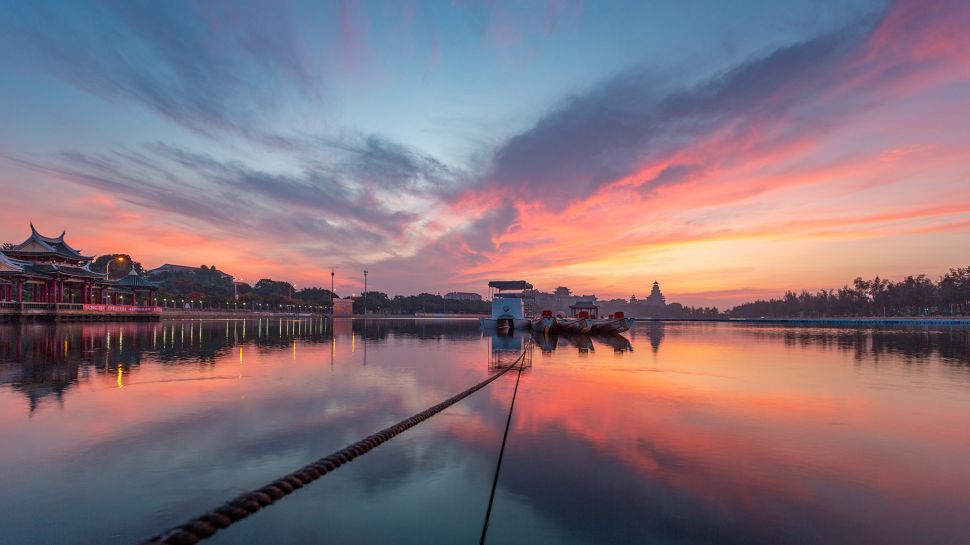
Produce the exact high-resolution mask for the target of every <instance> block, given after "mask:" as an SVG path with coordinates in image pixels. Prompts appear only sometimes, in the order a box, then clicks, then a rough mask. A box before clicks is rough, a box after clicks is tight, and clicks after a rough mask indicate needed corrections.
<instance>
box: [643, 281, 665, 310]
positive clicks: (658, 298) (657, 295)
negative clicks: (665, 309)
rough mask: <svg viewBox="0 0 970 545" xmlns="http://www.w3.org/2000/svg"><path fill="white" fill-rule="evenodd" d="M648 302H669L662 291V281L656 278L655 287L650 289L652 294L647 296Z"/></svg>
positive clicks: (649, 303)
mask: <svg viewBox="0 0 970 545" xmlns="http://www.w3.org/2000/svg"><path fill="white" fill-rule="evenodd" d="M646 303H647V304H648V305H655V306H664V305H666V304H667V299H666V298H664V294H663V293H661V291H660V283H659V282H657V281H656V280H654V281H653V288H652V289H651V290H650V295H648V296H647V299H646Z"/></svg>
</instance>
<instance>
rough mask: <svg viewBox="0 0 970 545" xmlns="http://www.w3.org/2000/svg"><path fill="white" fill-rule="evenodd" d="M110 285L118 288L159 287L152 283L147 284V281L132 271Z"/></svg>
mask: <svg viewBox="0 0 970 545" xmlns="http://www.w3.org/2000/svg"><path fill="white" fill-rule="evenodd" d="M111 283H112V284H113V285H115V286H119V287H123V288H146V289H158V287H159V286H158V284H156V283H154V282H149V281H148V280H145V279H144V278H142V277H140V276H138V273H136V272H135V270H134V269H132V270H131V272H129V273H128V274H126V275H125V276H122V277H121V278H119V279H117V280H114V281H112V282H111Z"/></svg>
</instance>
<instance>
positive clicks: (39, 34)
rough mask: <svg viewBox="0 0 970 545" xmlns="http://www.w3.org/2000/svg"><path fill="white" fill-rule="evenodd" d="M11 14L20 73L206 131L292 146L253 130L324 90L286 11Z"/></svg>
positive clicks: (40, 6) (117, 9) (142, 6)
mask: <svg viewBox="0 0 970 545" xmlns="http://www.w3.org/2000/svg"><path fill="white" fill-rule="evenodd" d="M8 15H9V17H5V19H6V22H3V23H0V29H3V30H4V35H5V40H7V47H6V48H4V49H6V50H7V51H8V52H9V53H10V54H14V53H15V54H16V55H17V57H16V58H14V57H11V59H10V60H11V61H13V62H15V63H17V64H19V65H20V66H21V67H22V68H24V69H27V70H36V69H42V70H44V71H46V72H48V73H53V74H55V75H56V76H58V77H61V78H63V79H66V80H68V81H71V82H72V83H73V84H74V85H76V86H77V87H79V88H81V89H84V90H86V91H88V92H90V93H93V94H96V95H99V96H103V97H106V98H121V99H126V100H131V101H134V102H137V103H140V104H142V105H144V106H146V107H148V108H150V109H151V110H153V111H155V112H156V113H158V114H159V115H161V116H163V117H166V118H168V119H170V120H172V121H174V122H175V123H178V124H179V125H181V126H183V127H186V128H188V129H191V130H193V131H195V132H198V133H201V134H205V135H212V134H214V133H215V132H217V131H229V132H233V133H236V134H240V135H242V136H244V137H247V138H250V139H254V140H260V141H262V142H263V143H266V144H274V143H275V144H278V145H279V144H285V143H286V142H285V141H283V142H281V141H277V137H275V136H274V135H272V134H269V133H265V132H264V131H262V130H261V129H258V128H255V127H261V126H263V125H265V124H266V122H267V121H268V120H269V119H270V115H271V114H272V113H273V112H274V111H275V110H276V109H277V108H279V107H280V106H281V103H282V101H283V99H285V98H286V97H288V96H291V95H292V94H297V95H300V96H304V97H314V96H317V94H318V93H319V86H320V82H319V81H318V80H317V78H316V76H315V74H314V71H313V70H311V69H310V68H309V67H308V66H307V65H306V63H305V61H304V59H303V53H302V51H301V47H300V46H299V44H298V43H296V42H295V41H294V40H293V38H292V36H293V35H294V33H293V32H292V31H291V30H292V29H291V25H290V22H289V14H288V12H287V10H286V9H285V5H280V6H275V7H274V9H271V10H267V9H260V4H259V3H258V2H241V3H240V2H204V3H199V4H195V3H193V4H187V5H185V6H183V7H182V9H174V8H173V6H172V4H171V3H170V2H166V3H156V2H105V3H96V4H71V5H63V4H57V5H46V4H44V3H41V2H31V3H21V4H16V5H15V6H14V9H13V10H12V13H10V14H8ZM38 21H42V24H38ZM0 55H2V53H0Z"/></svg>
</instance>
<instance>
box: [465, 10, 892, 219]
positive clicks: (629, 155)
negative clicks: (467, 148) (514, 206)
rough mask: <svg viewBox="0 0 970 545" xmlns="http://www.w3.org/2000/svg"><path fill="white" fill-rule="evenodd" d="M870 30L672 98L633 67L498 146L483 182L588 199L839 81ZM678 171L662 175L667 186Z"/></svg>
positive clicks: (806, 46) (558, 199) (547, 197)
mask: <svg viewBox="0 0 970 545" xmlns="http://www.w3.org/2000/svg"><path fill="white" fill-rule="evenodd" d="M872 28H873V25H872V24H871V23H866V24H859V25H852V26H850V27H847V28H845V29H843V30H841V31H837V32H834V33H832V34H829V35H826V36H822V37H818V38H815V39H812V40H809V41H805V42H802V43H799V44H794V45H790V46H787V47H783V48H780V49H778V50H776V51H773V52H771V53H769V54H767V55H764V56H762V57H759V58H757V59H752V60H750V61H747V62H745V63H743V64H741V65H739V66H737V67H734V68H732V69H729V70H727V71H725V72H723V73H721V74H718V75H715V76H713V77H711V78H709V79H707V80H706V81H704V82H702V83H700V84H697V85H694V86H690V87H687V88H681V89H675V90H673V91H668V92H664V88H665V87H667V86H668V85H669V84H667V83H663V82H661V81H660V75H659V74H656V73H654V71H652V70H650V69H648V68H636V69H632V70H629V71H627V72H625V73H623V74H620V75H618V76H616V77H614V78H612V79H610V80H608V81H605V82H603V83H601V84H600V85H598V86H596V87H595V88H593V89H591V90H590V91H588V92H586V93H584V94H580V95H575V96H572V97H570V98H568V99H566V100H565V101H564V102H563V103H561V104H560V105H559V106H558V107H556V108H554V109H553V110H552V111H550V112H549V113H547V114H546V115H544V116H543V117H542V118H541V119H539V121H537V122H536V123H535V125H534V126H532V127H531V128H530V129H528V130H526V131H524V132H522V133H520V134H518V135H516V136H514V137H513V138H511V139H510V140H508V141H507V142H505V143H504V144H502V145H501V146H499V147H498V149H497V150H496V151H495V153H494V157H493V163H492V166H491V169H490V171H489V173H488V175H487V176H486V177H485V179H484V180H485V182H486V184H487V185H489V186H492V185H497V186H502V187H507V188H514V190H515V191H516V192H518V193H520V194H523V195H524V196H525V197H526V198H532V199H537V200H538V199H541V200H543V201H544V202H548V203H549V204H550V206H562V205H564V204H566V203H568V202H571V201H574V200H577V199H582V198H585V197H588V196H589V195H591V194H592V193H594V192H596V191H597V190H598V189H599V188H601V187H602V186H604V185H605V184H608V183H610V182H612V181H614V180H616V179H618V178H621V177H623V176H625V175H627V174H629V173H630V172H633V171H636V170H637V169H638V168H639V167H640V166H641V165H642V164H643V163H645V162H647V161H649V160H651V159H652V158H654V159H655V158H659V157H661V156H664V155H666V154H670V153H673V152H674V151H675V150H677V149H679V148H680V147H683V146H689V145H690V143H691V142H692V141H693V140H694V139H696V138H699V137H701V136H703V135H705V134H708V133H710V132H712V131H715V130H717V129H718V128H720V127H724V126H726V125H729V124H732V123H737V124H738V126H737V128H736V129H735V130H736V131H739V132H742V131H744V130H745V129H747V128H749V127H751V126H752V125H754V124H756V123H760V122H763V121H764V120H766V119H773V118H778V117H781V116H783V115H785V114H786V113H787V112H789V111H790V109H791V108H792V107H794V106H796V105H799V104H801V103H802V102H803V101H804V100H806V99H808V98H810V97H812V96H815V95H816V94H817V93H819V92H820V91H821V90H824V89H827V88H828V87H829V86H831V85H833V84H835V83H837V82H838V81H839V78H840V77H841V76H840V74H839V73H837V72H836V71H833V70H832V68H833V66H834V65H836V64H838V63H839V62H840V59H842V58H843V56H844V55H845V54H847V53H848V52H850V51H851V50H852V48H853V47H855V46H857V45H858V44H860V43H862V41H863V38H864V37H865V35H866V34H865V33H866V32H867V31H871V29H872ZM810 129H811V128H810V127H805V130H810ZM692 168H694V169H697V168H700V167H699V165H694V166H693V167H692ZM675 173H676V171H671V172H669V173H667V174H666V177H667V182H666V183H673V182H674V180H673V178H672V177H673V176H674V174H675ZM650 182H651V183H657V180H650Z"/></svg>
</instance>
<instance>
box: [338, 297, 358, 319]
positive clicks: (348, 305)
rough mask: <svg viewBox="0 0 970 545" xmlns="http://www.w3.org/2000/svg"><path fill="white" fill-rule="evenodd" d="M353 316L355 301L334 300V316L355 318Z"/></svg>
mask: <svg viewBox="0 0 970 545" xmlns="http://www.w3.org/2000/svg"><path fill="white" fill-rule="evenodd" d="M353 314H354V300H353V299H334V300H333V315H334V316H353Z"/></svg>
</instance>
